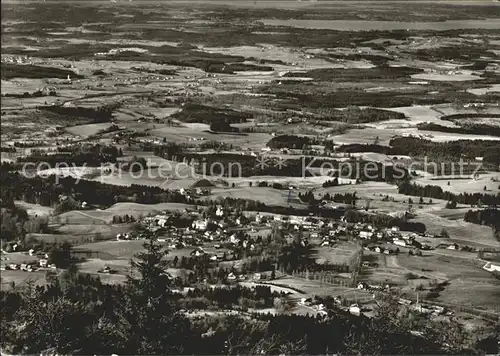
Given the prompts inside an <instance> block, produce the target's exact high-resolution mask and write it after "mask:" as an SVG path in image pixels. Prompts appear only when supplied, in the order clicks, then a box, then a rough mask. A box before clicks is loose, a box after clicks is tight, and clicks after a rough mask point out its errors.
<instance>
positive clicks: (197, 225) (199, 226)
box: [191, 219, 208, 231]
mask: <svg viewBox="0 0 500 356" xmlns="http://www.w3.org/2000/svg"><path fill="white" fill-rule="evenodd" d="M191 226H192V227H193V229H196V230H200V231H204V230H206V229H207V226H208V220H207V219H202V220H195V221H193V224H192V225H191Z"/></svg>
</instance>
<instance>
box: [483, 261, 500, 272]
mask: <svg viewBox="0 0 500 356" xmlns="http://www.w3.org/2000/svg"><path fill="white" fill-rule="evenodd" d="M483 269H484V270H486V271H488V272H500V264H496V263H491V262H488V263H486V264H485V265H484V266H483Z"/></svg>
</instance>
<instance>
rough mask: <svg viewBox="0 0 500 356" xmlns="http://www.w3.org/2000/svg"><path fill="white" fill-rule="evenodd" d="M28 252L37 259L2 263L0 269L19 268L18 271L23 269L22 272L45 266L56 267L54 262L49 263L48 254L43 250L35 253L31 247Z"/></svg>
mask: <svg viewBox="0 0 500 356" xmlns="http://www.w3.org/2000/svg"><path fill="white" fill-rule="evenodd" d="M2 253H4V254H6V255H8V253H7V252H5V251H2ZM28 254H29V255H30V256H31V257H37V258H38V260H36V261H32V262H26V263H6V264H2V265H1V266H0V270H2V271H9V270H12V271H16V270H19V271H24V272H33V271H37V270H39V269H42V268H43V269H45V268H53V269H55V268H56V265H55V264H53V263H51V264H49V255H48V254H46V253H43V252H38V253H35V251H34V250H33V249H31V250H29V251H28Z"/></svg>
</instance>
